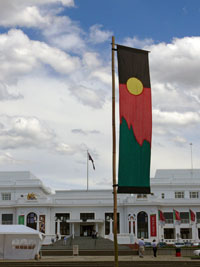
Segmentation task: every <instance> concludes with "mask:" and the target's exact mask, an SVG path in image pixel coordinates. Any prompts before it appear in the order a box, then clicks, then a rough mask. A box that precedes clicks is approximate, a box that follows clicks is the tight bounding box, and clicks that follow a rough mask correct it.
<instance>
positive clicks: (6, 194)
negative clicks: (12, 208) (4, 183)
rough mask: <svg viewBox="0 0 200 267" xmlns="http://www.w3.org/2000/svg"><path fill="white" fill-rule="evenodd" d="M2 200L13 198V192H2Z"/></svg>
mask: <svg viewBox="0 0 200 267" xmlns="http://www.w3.org/2000/svg"><path fill="white" fill-rule="evenodd" d="M1 199H2V200H11V193H1Z"/></svg>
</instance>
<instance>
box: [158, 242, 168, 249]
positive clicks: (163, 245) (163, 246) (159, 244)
mask: <svg viewBox="0 0 200 267" xmlns="http://www.w3.org/2000/svg"><path fill="white" fill-rule="evenodd" d="M166 246H167V243H165V242H159V243H158V247H159V248H165V247H166Z"/></svg>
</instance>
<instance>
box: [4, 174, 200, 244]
mask: <svg viewBox="0 0 200 267" xmlns="http://www.w3.org/2000/svg"><path fill="white" fill-rule="evenodd" d="M0 199H1V201H0V224H24V225H27V226H29V227H31V228H34V229H38V230H40V231H41V232H43V233H44V234H45V242H46V243H49V242H50V241H51V238H52V237H55V235H56V234H58V235H59V236H69V235H72V236H90V235H91V234H92V232H94V231H95V232H96V233H98V235H99V236H102V237H107V238H110V239H112V238H113V234H112V232H113V220H112V219H113V194H112V191H111V190H88V191H87V190H58V191H55V193H52V192H51V190H50V189H48V188H47V187H45V186H44V184H43V183H42V182H41V180H40V179H38V178H37V177H35V176H34V175H33V174H31V173H30V172H0ZM117 200H118V201H117V202H118V242H119V243H127V244H128V243H133V242H135V241H137V239H138V238H140V237H144V238H145V240H146V241H152V240H153V239H156V240H157V241H165V242H167V243H172V242H175V241H177V240H179V239H182V240H184V241H192V242H200V202H199V200H200V170H197V169H195V170H157V171H156V174H155V177H154V178H152V179H151V194H149V195H145V194H144V195H142V194H118V196H117ZM159 214H162V218H161V216H159ZM191 214H192V217H191ZM163 218H164V220H163Z"/></svg>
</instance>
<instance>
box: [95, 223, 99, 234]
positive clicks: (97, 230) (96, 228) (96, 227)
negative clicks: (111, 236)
mask: <svg viewBox="0 0 200 267" xmlns="http://www.w3.org/2000/svg"><path fill="white" fill-rule="evenodd" d="M95 231H96V233H98V232H99V225H98V223H96V224H95Z"/></svg>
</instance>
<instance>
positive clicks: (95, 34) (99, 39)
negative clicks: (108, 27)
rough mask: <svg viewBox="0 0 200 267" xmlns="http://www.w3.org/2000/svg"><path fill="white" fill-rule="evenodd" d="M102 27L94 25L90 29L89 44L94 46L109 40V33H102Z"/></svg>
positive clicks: (110, 34) (110, 33)
mask: <svg viewBox="0 0 200 267" xmlns="http://www.w3.org/2000/svg"><path fill="white" fill-rule="evenodd" d="M102 27H103V25H99V24H95V25H93V26H91V27H90V39H89V40H90V42H92V43H94V44H98V43H103V42H105V41H107V40H109V39H110V38H111V36H112V34H113V33H112V32H111V31H103V30H101V28H102Z"/></svg>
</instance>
